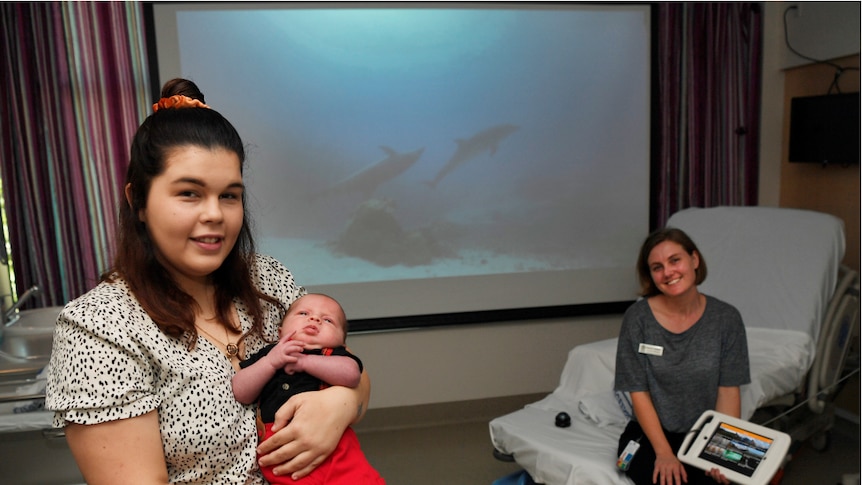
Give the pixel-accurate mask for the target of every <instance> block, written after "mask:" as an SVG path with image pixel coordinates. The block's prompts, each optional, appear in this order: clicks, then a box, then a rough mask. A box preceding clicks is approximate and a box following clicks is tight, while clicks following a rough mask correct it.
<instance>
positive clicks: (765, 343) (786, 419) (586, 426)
mask: <svg viewBox="0 0 862 485" xmlns="http://www.w3.org/2000/svg"><path fill="white" fill-rule="evenodd" d="M667 225H668V226H673V227H678V228H680V229H683V230H684V231H685V232H686V233H688V234H689V236H691V238H692V239H693V240H694V241H695V243H696V244H697V245H698V247H699V249H700V251H701V253H702V254H703V257H704V259H705V260H706V262H707V264H708V275H707V278H706V280H705V281H704V282H703V284H701V285H700V290H701V292H703V293H705V294H710V295H712V296H715V297H717V298H719V299H722V300H724V301H727V302H729V303H731V304H733V305H734V306H736V307H737V308H738V309H739V311H740V313H741V314H742V318H743V321H744V323H745V325H746V335H747V338H748V350H749V358H750V369H751V383H750V384H747V385H745V386H742V388H741V399H742V402H741V405H742V406H741V407H742V418H743V419H748V420H751V421H753V422H758V423H761V424H766V425H768V426H771V427H774V428H777V429H781V430H782V431H785V432H787V433H788V434H790V435H791V438H792V439H793V440H795V441H796V442H801V441H805V440H808V439H810V438H812V437H822V436H828V434H827V433H828V431H829V429H831V427H832V424H833V417H834V415H833V411H834V406H833V398H834V395H835V393H836V392H837V390H838V389H839V388H840V382H841V381H842V380H843V376H845V375H846V369H845V363H846V362H847V361H848V353H849V352H850V348H851V343H852V342H853V340H854V336H855V335H856V330H857V328H858V324H859V277H858V274H857V273H856V272H855V271H852V270H850V269H848V268H846V267H842V266H841V263H840V261H841V259H842V258H843V255H844V230H843V224H842V222H841V221H840V220H839V219H837V218H835V217H833V216H830V215H827V214H822V213H817V212H812V211H805V210H797V209H781V208H769V207H715V208H709V209H700V208H692V209H686V210H683V211H680V212H678V213H676V214H674V215H673V216H672V217H671V218H670V220H669V221H668V224H667ZM632 271H633V276H632V277H635V276H634V269H633V270H632ZM616 346H617V341H616V339H608V340H603V341H598V342H592V343H588V344H585V345H580V346H578V347H575V348H574V349H572V350H571V351H570V352H569V355H568V360H567V361H566V364H565V366H564V369H563V372H562V375H561V377H560V383H559V385H558V387H557V388H556V389H555V390H554V391H553V392H552V393H550V394H549V395H548V396H546V397H545V398H543V399H542V400H540V401H538V402H535V403H532V404H528V405H527V406H526V407H524V408H523V409H520V410H518V411H515V412H513V413H510V414H507V415H505V416H501V417H498V418H495V419H493V420H492V421H491V422H490V433H491V441H492V443H493V445H494V454H495V456H496V457H497V458H499V459H503V460H513V461H516V462H517V463H518V464H519V465H520V466H522V467H523V468H524V469H525V470H526V471H527V472H528V473H529V474H530V476H531V477H532V478H533V480H534V481H536V482H537V483H542V484H547V485H563V484H565V485H593V484H595V485H609V484H610V485H612V484H619V485H630V484H631V481H630V480H629V479H628V478H626V477H625V476H624V475H623V474H622V473H620V472H618V471H617V469H616V467H615V463H616V459H617V451H616V450H617V440H618V438H619V435H620V433H621V432H622V431H623V428H624V427H625V424H626V423H627V421H628V417H629V416H631V413H632V411H631V404H630V401H629V400H628V396H627V395H626V394H625V393H617V392H614V391H613V379H614V365H615V358H616ZM562 411H564V412H566V413H568V414H569V415H570V416H571V425H570V426H569V427H557V426H555V416H556V415H557V414H558V413H560V412H562Z"/></svg>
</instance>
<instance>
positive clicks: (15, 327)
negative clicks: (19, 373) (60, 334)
mask: <svg viewBox="0 0 862 485" xmlns="http://www.w3.org/2000/svg"><path fill="white" fill-rule="evenodd" d="M62 309H63V307H61V306H52V307H47V308H37V309H35V310H23V311H20V312H18V317H17V319H16V320H13V322H14V323H12V324H11V325H9V326H7V327H5V328H3V329H2V337H0V356H3V357H11V358H14V359H23V360H43V359H47V358H48V357H50V356H51V342H52V339H53V336H54V325H55V324H56V323H57V315H59V314H60V311H61V310H62Z"/></svg>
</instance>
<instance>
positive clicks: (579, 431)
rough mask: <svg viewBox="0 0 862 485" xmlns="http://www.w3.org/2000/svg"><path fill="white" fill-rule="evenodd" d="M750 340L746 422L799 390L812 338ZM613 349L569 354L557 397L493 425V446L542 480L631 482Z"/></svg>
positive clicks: (786, 335)
mask: <svg viewBox="0 0 862 485" xmlns="http://www.w3.org/2000/svg"><path fill="white" fill-rule="evenodd" d="M746 335H747V337H748V347H749V358H750V363H751V384H747V385H745V386H742V388H741V389H740V391H741V398H742V403H741V404H742V417H743V418H745V419H749V418H750V417H751V416H752V415H753V413H754V411H755V410H756V409H757V408H758V407H760V406H762V405H764V404H766V403H768V402H770V401H772V400H774V399H777V398H779V397H781V396H784V395H786V394H788V393H791V392H793V391H794V390H796V388H797V386H798V385H799V384H800V383H801V382H802V379H803V377H804V376H805V373H806V372H807V370H808V367H809V366H810V363H811V362H810V356H811V352H809V351H808V349H809V348H810V347H811V339H810V338H809V337H808V336H807V335H806V334H805V333H803V332H799V331H795V330H777V329H769V328H749V329H747V330H746ZM776 342H781V345H776ZM616 345H617V339H608V340H602V341H599V342H592V343H589V344H585V345H580V346H578V347H575V348H574V349H572V351H570V352H569V358H568V360H567V361H566V365H565V367H564V369H563V373H562V375H561V377H560V385H559V386H558V387H557V389H555V390H554V392H552V393H551V394H549V395H548V396H546V397H545V398H544V399H542V400H540V401H537V402H535V403H532V404H529V405H527V406H526V407H525V408H524V409H521V410H519V411H515V412H514V413H510V414H507V415H505V416H501V417H499V418H496V419H494V420H492V421H491V422H490V433H491V441H492V443H493V444H494V447H495V448H497V449H498V450H500V451H502V452H503V453H508V454H511V455H513V456H514V457H515V460H516V461H517V462H518V464H519V465H521V466H522V467H524V469H525V470H527V472H528V473H530V475H531V476H532V477H533V479H534V480H535V481H536V482H538V483H544V484H547V485H593V484H595V485H601V484H619V485H628V484H630V483H631V482H630V481H629V480H628V479H627V478H626V477H625V476H624V475H622V474H621V473H619V472H618V471H617V470H616V467H615V463H616V459H617V455H616V447H617V439H618V438H619V435H620V433H622V431H623V428H624V427H625V424H626V422H627V419H628V418H627V417H626V415H625V413H624V411H623V408H622V407H621V406H620V400H619V399H618V398H617V396H616V395H615V393H614V391H613V379H614V362H615V359H616ZM622 402H623V403H624V404H623V405H625V402H626V401H625V400H623V401H622ZM561 411H565V412H567V413H568V414H569V415H570V416H571V417H572V426H571V427H569V428H558V427H556V426H555V425H554V418H555V417H556V415H557V413H559V412H561Z"/></svg>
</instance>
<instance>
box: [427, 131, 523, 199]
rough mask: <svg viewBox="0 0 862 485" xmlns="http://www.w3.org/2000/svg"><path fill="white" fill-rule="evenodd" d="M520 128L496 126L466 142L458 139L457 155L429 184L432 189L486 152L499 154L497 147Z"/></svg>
mask: <svg viewBox="0 0 862 485" xmlns="http://www.w3.org/2000/svg"><path fill="white" fill-rule="evenodd" d="M518 128H520V127H519V126H517V125H510V124H502V125H494V126H492V127H490V128H488V129H486V130H483V131H480V132H479V133H476V134H475V135H473V136H471V137H470V138H467V139H466V140H464V139H463V138H458V139H456V140H455V143H457V144H458V148H457V149H456V150H455V153H454V154H453V155H452V157H451V158H450V159H449V161H448V162H446V165H444V166H443V168H442V169H441V170H440V172H439V173H438V174H437V176H436V177H435V178H434V180H432V181H430V182H428V185H430V186H431V187H432V188H433V187H436V186H437V183H438V182H440V180H442V179H443V177H445V176H446V175H447V174H448V173H449V172H451V171H452V170H455V169H456V168H457V167H459V166H461V165H463V164H464V163H466V162H468V161H469V160H471V159H473V158H476V157H478V156H479V155H481V154H482V153H483V152H484V151H485V150H490V152H491V155H492V156H493V155H494V154H495V153H497V147H498V146H499V145H500V142H501V141H503V139H504V138H506V137H507V136H509V135H511V134H512V133H514V132H515V131H517V130H518Z"/></svg>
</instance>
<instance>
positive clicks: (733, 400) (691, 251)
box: [614, 228, 750, 485]
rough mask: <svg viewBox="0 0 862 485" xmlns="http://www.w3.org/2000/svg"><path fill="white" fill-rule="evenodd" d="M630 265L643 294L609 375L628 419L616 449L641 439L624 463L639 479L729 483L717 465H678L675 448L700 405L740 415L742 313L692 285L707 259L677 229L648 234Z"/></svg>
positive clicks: (744, 365) (665, 484)
mask: <svg viewBox="0 0 862 485" xmlns="http://www.w3.org/2000/svg"><path fill="white" fill-rule="evenodd" d="M637 271H638V277H639V280H640V284H641V296H643V299H641V300H639V301H637V302H636V303H634V304H633V305H632V306H631V307H629V309H628V310H627V311H626V313H625V316H624V317H623V322H622V327H621V329H620V338H619V342H618V347H617V360H616V376H615V380H614V382H615V384H614V386H615V389H616V390H618V391H624V392H629V393H630V394H631V400H632V407H633V408H634V419H632V420H631V421H630V422H629V423H628V425H627V426H626V429H625V430H624V431H623V433H622V435H621V436H620V441H619V446H618V450H617V452H618V453H621V452H622V451H623V450H624V449H625V447H626V446H627V445H628V443H629V442H630V441H635V442H637V443H638V444H639V445H640V447H639V449H638V450H637V452H636V453H635V455H634V457H633V458H632V460H631V462H630V464H629V468H628V470H627V473H628V476H629V477H630V478H631V479H632V480H633V481H634V482H635V483H636V484H638V485H641V484H653V483H657V484H661V485H678V484H681V483H689V484H692V483H696V484H701V483H715V482H720V483H729V482H728V480H727V479H726V478H725V477H724V476H723V475H722V474H721V473H720V472H719V471H718V469H712V470H710V471H709V472H706V474H704V472H702V471H700V470H697V469H695V468H693V467H690V466H688V465H683V464H682V463H681V462H680V461H679V460H678V459H677V457H676V453H677V451H678V450H679V447H680V446H681V445H682V441H683V439H684V438H685V435H686V434H687V432H688V431H689V430H690V429H691V427H692V426H693V425H694V423H695V422H696V421H697V419H698V418H699V417H700V415H701V414H702V413H703V412H704V411H706V410H708V409H714V410H716V411H719V412H721V413H724V414H728V415H731V416H736V417H739V415H740V397H739V396H740V394H739V386H741V385H743V384H747V383H749V382H750V376H749V369H748V346H747V342H746V337H745V327H744V326H743V323H742V317H741V316H740V314H739V311H737V309H736V308H734V307H733V306H731V305H729V304H728V303H725V302H723V301H721V300H718V299H716V298H713V297H711V296H707V295H704V294H701V293H700V292H699V291H698V288H697V285H699V284H700V283H702V282H703V281H704V280H705V279H706V262H705V261H704V259H703V256H702V255H701V254H700V252H699V251H698V249H697V246H695V244H694V242H693V241H692V240H691V238H689V237H688V235H686V234H685V233H684V232H683V231H681V230H679V229H675V228H666V229H661V230H658V231H656V232H654V233H652V234H650V235H649V236H648V237H647V239H646V240H645V241H644V243H643V245H642V246H641V250H640V255H639V256H638V262H637ZM740 284H743V282H740Z"/></svg>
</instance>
